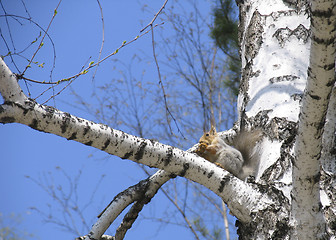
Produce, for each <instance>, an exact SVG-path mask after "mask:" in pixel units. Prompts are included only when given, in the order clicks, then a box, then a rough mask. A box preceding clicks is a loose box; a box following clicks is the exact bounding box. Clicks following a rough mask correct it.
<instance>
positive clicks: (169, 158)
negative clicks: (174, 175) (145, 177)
mask: <svg viewBox="0 0 336 240" xmlns="http://www.w3.org/2000/svg"><path fill="white" fill-rule="evenodd" d="M172 156H173V148H171V147H169V148H168V151H167V156H166V157H165V158H164V159H163V164H164V166H167V165H168V164H169V163H170V161H171V158H172Z"/></svg>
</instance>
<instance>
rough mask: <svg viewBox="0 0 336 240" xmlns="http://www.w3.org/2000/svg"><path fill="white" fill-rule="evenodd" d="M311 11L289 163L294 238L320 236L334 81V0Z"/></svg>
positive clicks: (315, 3) (314, 5)
mask: <svg viewBox="0 0 336 240" xmlns="http://www.w3.org/2000/svg"><path fill="white" fill-rule="evenodd" d="M311 13H312V16H311V31H312V38H311V39H312V43H311V50H310V63H309V68H308V82H307V86H306V90H305V93H304V97H303V101H302V108H301V112H300V117H299V130H298V137H297V140H296V144H295V156H296V158H295V162H294V164H293V191H292V196H293V201H292V203H293V204H292V218H293V220H294V223H295V229H294V237H298V236H300V238H301V239H320V238H322V237H323V234H324V233H325V222H324V217H323V214H322V211H321V207H320V206H321V205H320V194H319V193H320V188H319V180H320V157H321V149H322V133H323V128H324V123H325V117H326V112H327V107H328V102H329V98H330V93H331V90H332V87H333V86H334V84H335V43H334V42H335V32H336V31H335V30H336V29H335V26H336V13H335V1H333V0H329V1H311ZM312 233H313V234H312Z"/></svg>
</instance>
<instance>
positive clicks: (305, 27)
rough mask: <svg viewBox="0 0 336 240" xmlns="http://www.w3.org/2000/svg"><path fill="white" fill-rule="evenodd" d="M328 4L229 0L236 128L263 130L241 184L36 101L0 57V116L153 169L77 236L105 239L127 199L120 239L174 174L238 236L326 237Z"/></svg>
mask: <svg viewBox="0 0 336 240" xmlns="http://www.w3.org/2000/svg"><path fill="white" fill-rule="evenodd" d="M335 4H336V3H335V1H325V2H319V1H311V2H309V1H308V2H306V1H276V0H273V1H238V5H239V8H240V25H239V43H240V48H241V59H242V78H241V84H240V92H239V97H238V110H239V117H238V121H237V123H238V124H237V126H238V127H236V128H238V129H239V127H240V126H250V127H251V126H252V127H254V128H256V127H257V128H261V129H263V131H264V136H265V137H264V139H263V141H262V143H260V146H258V147H259V149H260V152H261V164H260V167H259V171H258V175H257V177H256V178H251V177H250V178H248V179H247V180H246V181H242V180H240V179H238V178H236V177H234V176H233V175H232V174H230V173H228V172H227V171H225V170H223V169H221V168H219V167H218V166H217V165H215V164H212V163H210V162H208V161H206V160H204V159H203V158H201V157H199V156H197V155H195V154H194V153H193V148H191V149H190V150H189V151H183V150H181V149H178V148H175V147H173V146H169V145H165V144H162V143H160V142H157V141H153V140H149V139H144V138H140V137H137V136H134V135H130V134H128V133H125V132H122V131H120V130H117V129H112V128H111V127H109V126H106V125H103V124H98V123H95V122H92V121H89V120H86V119H83V118H79V117H76V116H74V115H71V114H70V113H66V112H62V111H61V110H59V109H56V108H54V107H51V106H46V105H43V104H41V103H38V102H36V101H34V100H32V99H30V98H28V97H27V96H26V94H25V92H24V91H23V90H22V88H21V87H20V85H19V83H20V79H19V78H20V76H18V75H16V74H14V73H13V72H12V71H11V70H10V69H9V68H8V67H7V65H6V63H5V62H4V61H3V60H2V59H1V60H0V92H1V95H2V97H3V99H4V102H3V103H2V105H1V106H0V122H1V123H3V124H9V123H13V122H16V123H21V124H25V125H27V126H29V127H31V128H32V129H34V130H38V131H43V132H47V133H52V134H55V135H58V136H61V137H64V138H66V139H68V140H73V141H77V142H80V143H83V144H85V145H87V146H91V147H94V148H97V149H100V150H102V151H105V152H107V153H109V154H112V155H116V156H119V157H120V158H122V159H129V160H130V161H135V162H137V163H142V164H145V165H147V166H149V167H153V168H157V169H159V170H158V171H157V172H156V173H155V174H154V175H152V176H150V177H149V178H147V179H144V180H143V181H141V182H139V183H138V184H136V185H134V186H131V187H129V188H128V189H126V190H125V191H123V192H121V193H119V194H118V195H117V196H116V197H115V198H114V199H113V200H112V201H111V203H110V204H109V205H108V206H107V208H106V209H105V210H104V211H103V212H102V213H101V215H100V216H99V219H98V221H97V222H96V223H95V224H94V225H93V226H92V229H91V231H90V232H89V233H88V234H87V235H86V236H83V237H81V239H109V238H110V239H112V237H110V236H106V235H103V234H104V232H105V231H106V229H107V228H108V227H109V226H110V224H111V223H112V222H113V221H114V220H115V218H116V217H117V216H118V215H119V214H121V212H122V211H123V210H124V209H125V208H126V207H127V206H129V205H131V204H133V205H132V207H131V208H130V210H129V211H128V213H127V214H126V215H125V217H124V220H123V222H122V223H121V225H120V227H119V228H118V229H117V231H116V234H115V238H116V239H122V238H123V237H124V235H125V233H126V231H127V229H129V228H130V227H131V226H132V223H133V222H134V220H135V219H136V217H137V215H138V213H139V212H140V211H141V209H142V207H143V206H144V205H145V204H147V203H149V202H150V200H151V198H153V197H154V196H155V194H156V192H157V191H158V189H159V188H160V187H161V186H162V185H163V184H165V183H166V182H168V181H169V180H170V179H171V178H175V177H177V176H180V177H184V178H188V179H190V180H192V181H194V182H197V183H200V184H202V185H203V186H204V187H206V188H208V189H210V190H211V191H213V192H214V193H216V194H217V195H218V196H219V197H220V198H222V199H223V201H224V202H225V203H226V204H227V205H228V207H229V208H230V211H231V213H232V214H233V215H235V216H236V217H237V219H238V220H237V223H236V225H237V226H238V235H239V237H240V238H241V239H327V238H335V230H336V229H335V213H334V212H335V189H334V187H333V186H334V184H335V182H334V179H335V177H334V174H335V161H334V160H335V155H336V152H335V128H336V126H335V122H336V121H335V120H336V114H335V109H336V108H335V107H336V106H335V105H336V100H335V99H336V93H335V43H334V41H335V25H336V19H335V18H336V12H335V11H336V10H335ZM152 27H153V26H152ZM21 77H22V76H21ZM236 128H235V129H236ZM238 131H239V130H238ZM232 134H235V131H233V130H231V131H227V132H223V133H222V136H223V137H224V138H227V137H228V136H229V135H232ZM167 184H169V183H167Z"/></svg>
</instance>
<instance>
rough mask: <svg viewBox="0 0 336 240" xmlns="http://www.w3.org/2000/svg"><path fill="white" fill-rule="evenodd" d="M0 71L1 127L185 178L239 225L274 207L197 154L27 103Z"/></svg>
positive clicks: (1, 64) (9, 76)
mask: <svg viewBox="0 0 336 240" xmlns="http://www.w3.org/2000/svg"><path fill="white" fill-rule="evenodd" d="M0 73H1V75H0V91H1V94H2V96H3V97H4V99H5V102H4V103H3V104H2V105H0V122H1V123H4V124H6V123H12V122H17V123H21V124H24V125H27V126H29V127H31V128H33V129H35V130H38V131H42V132H46V133H52V134H55V135H58V136H61V137H64V138H66V139H68V140H74V141H77V142H80V143H83V144H85V145H88V146H91V147H95V148H97V149H100V150H102V151H105V152H107V153H109V154H112V155H116V156H119V157H120V158H122V159H129V160H132V161H135V162H138V163H142V164H145V165H147V166H149V167H155V168H159V169H163V170H165V171H167V174H168V173H169V174H173V175H178V176H181V177H186V178H188V179H190V180H192V181H195V182H198V183H200V184H202V185H203V186H205V187H206V188H208V189H210V190H211V191H213V192H214V193H216V194H217V195H218V196H220V197H221V198H222V199H223V200H224V201H225V202H226V203H227V204H228V207H229V208H230V209H231V212H232V213H233V214H234V215H235V216H236V217H237V218H238V219H239V220H240V221H242V222H247V221H251V212H256V211H260V210H262V209H265V208H267V207H269V206H270V204H272V203H274V199H271V198H270V197H269V196H268V195H266V194H263V193H262V192H260V191H259V190H258V189H257V188H255V187H254V186H253V185H252V184H248V183H245V182H243V181H241V180H239V179H237V178H236V177H234V176H233V175H231V174H229V173H228V172H227V171H225V170H223V169H221V168H219V167H217V166H216V165H215V164H212V163H210V162H208V161H206V160H205V159H203V158H201V157H199V156H197V155H196V154H192V153H188V152H186V151H183V150H180V149H178V148H175V147H172V146H169V145H165V144H162V143H159V142H156V141H153V140H149V139H144V138H140V137H136V136H133V135H130V134H127V133H125V132H122V131H119V130H115V129H112V128H110V127H109V126H106V125H103V124H97V123H94V122H92V121H88V120H86V119H83V118H79V117H76V116H73V115H70V114H69V113H66V112H62V111H59V110H58V109H55V108H53V107H50V106H43V105H40V104H38V103H37V102H35V101H33V100H31V99H28V98H27V97H25V95H24V94H23V93H22V90H21V88H20V87H19V85H18V84H17V80H16V79H15V77H14V75H13V74H11V72H10V70H9V69H8V67H7V66H6V64H5V63H4V62H3V60H2V59H0ZM2 73H6V74H2ZM15 83H16V84H15ZM4 86H6V87H7V88H8V89H6V87H4ZM12 93H13V94H14V95H12ZM10 96H12V97H10ZM169 174H168V175H169ZM102 217H103V216H102ZM102 217H101V218H102Z"/></svg>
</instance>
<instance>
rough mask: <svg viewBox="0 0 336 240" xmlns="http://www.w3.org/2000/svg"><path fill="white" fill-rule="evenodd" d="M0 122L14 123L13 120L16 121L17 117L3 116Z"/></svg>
mask: <svg viewBox="0 0 336 240" xmlns="http://www.w3.org/2000/svg"><path fill="white" fill-rule="evenodd" d="M0 122H2V123H13V122H15V118H13V117H3V118H1V120H0Z"/></svg>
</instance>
